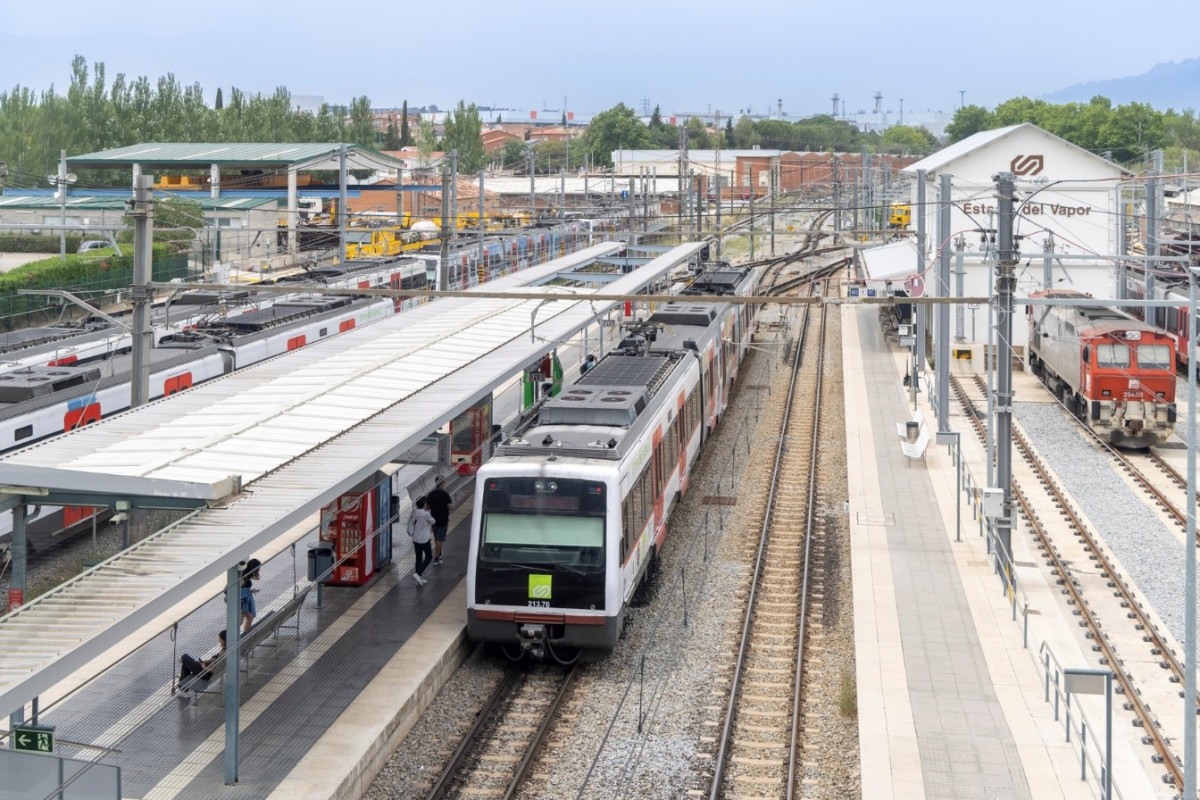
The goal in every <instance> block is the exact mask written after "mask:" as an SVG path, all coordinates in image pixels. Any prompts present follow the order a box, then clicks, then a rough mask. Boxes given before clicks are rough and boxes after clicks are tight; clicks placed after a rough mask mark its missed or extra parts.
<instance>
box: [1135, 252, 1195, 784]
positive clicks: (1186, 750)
mask: <svg viewBox="0 0 1200 800" xmlns="http://www.w3.org/2000/svg"><path fill="white" fill-rule="evenodd" d="M1196 301H1197V297H1196V272H1195V269H1194V268H1191V267H1189V268H1188V309H1189V311H1188V342H1189V346H1188V391H1187V397H1188V424H1187V431H1188V434H1187V442H1188V450H1187V490H1188V494H1187V496H1188V497H1195V496H1196V489H1197V486H1196V447H1197V442H1196V335H1197V333H1200V325H1197V324H1196ZM1147 310H1148V309H1147ZM1186 505H1187V534H1186V535H1185V537H1184V541H1185V542H1190V543H1191V544H1190V545H1189V546H1188V547H1187V548H1186V549H1187V554H1188V555H1187V561H1186V562H1185V565H1184V584H1185V586H1186V587H1187V588H1186V589H1185V590H1184V634H1183V663H1184V664H1187V665H1189V667H1190V666H1191V665H1192V664H1195V663H1196V504H1195V503H1187V504H1186ZM1183 797H1187V798H1195V797H1196V670H1195V669H1194V668H1191V669H1188V670H1187V677H1186V679H1185V680H1184V690H1183Z"/></svg>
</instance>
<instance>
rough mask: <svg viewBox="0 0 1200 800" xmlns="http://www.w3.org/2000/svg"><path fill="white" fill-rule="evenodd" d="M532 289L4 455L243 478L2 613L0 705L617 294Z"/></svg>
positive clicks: (453, 306)
mask: <svg viewBox="0 0 1200 800" xmlns="http://www.w3.org/2000/svg"><path fill="white" fill-rule="evenodd" d="M621 247H623V245H621V244H619V243H613V242H608V243H604V244H602V245H596V246H594V247H590V248H587V249H585V250H582V251H580V252H578V253H575V254H573V255H571V256H566V257H564V258H560V259H556V260H554V261H551V262H547V263H546V264H543V265H541V266H539V267H534V268H531V269H528V270H525V271H523V272H521V273H518V274H516V275H513V276H509V277H508V278H504V279H501V280H498V281H493V282H492V283H489V284H488V285H487V286H486V287H483V288H484V289H486V290H488V291H495V290H502V289H506V288H507V289H517V288H521V290H522V291H530V289H529V288H527V287H529V286H530V285H532V284H535V283H537V282H538V281H540V280H543V279H545V278H547V277H548V276H550V275H552V274H554V273H557V272H562V271H570V270H574V269H577V268H578V267H579V266H582V265H583V264H585V263H588V262H590V261H593V260H596V259H599V258H602V257H604V256H607V255H611V254H613V253H615V252H617V251H618V250H619V249H620V248H621ZM701 247H702V244H699V243H693V244H686V245H680V246H679V247H676V248H673V249H672V250H670V251H668V252H667V253H664V254H663V255H661V256H659V257H658V258H656V259H654V260H653V261H651V262H649V263H648V264H645V265H643V266H642V267H640V268H638V269H637V270H635V271H634V272H632V273H630V274H628V275H626V276H624V277H622V278H620V279H619V280H617V281H615V282H613V283H611V284H609V285H608V286H606V287H605V288H604V289H603V291H605V292H613V293H635V292H637V291H639V290H641V289H643V288H645V287H646V286H649V285H651V284H653V283H654V282H656V281H658V280H660V279H661V278H663V277H664V276H665V275H666V274H667V273H668V272H669V271H670V270H671V269H672V268H673V267H675V266H677V265H678V264H680V263H683V262H685V261H687V260H688V259H689V258H690V257H692V256H694V255H695V254H696V253H697V252H698V251H699V250H700V248H701ZM535 291H544V292H545V293H546V294H547V295H554V294H562V295H564V299H563V300H561V301H551V302H548V303H547V302H545V301H539V300H520V299H512V300H507V299H494V298H492V299H488V298H480V299H467V298H444V299H440V300H437V301H435V302H432V303H429V304H426V305H424V306H421V307H418V308H415V309H412V310H410V311H406V312H404V313H403V314H397V315H395V316H393V317H389V318H387V319H384V320H383V321H381V322H377V323H375V324H372V325H369V326H364V327H363V328H358V329H355V330H352V331H348V332H346V333H345V334H342V335H340V336H337V337H334V338H332V339H328V340H326V341H323V342H319V343H316V344H313V345H311V346H309V347H306V348H303V349H300V350H297V351H295V352H293V353H289V354H287V355H286V356H281V357H279V358H276V359H272V360H270V361H267V362H264V363H262V364H259V365H257V366H255V367H251V368H249V369H246V370H243V371H239V372H235V373H233V374H231V375H227V376H225V377H224V378H220V379H218V380H215V381H211V382H209V383H205V384H203V385H201V386H198V387H196V388H195V389H192V390H189V391H187V392H184V393H181V394H179V395H176V396H173V397H171V398H165V399H163V400H159V401H156V402H153V403H150V404H148V405H146V406H142V407H140V408H138V409H135V410H133V411H130V412H127V413H124V414H119V415H116V416H114V417H112V418H110V419H106V420H103V421H101V422H99V423H96V424H94V425H89V426H88V427H87V428H85V429H82V430H79V431H76V432H73V433H69V434H63V435H61V436H58V437H55V438H54V439H51V440H49V441H47V442H45V443H43V444H40V445H34V446H31V447H29V448H26V449H24V450H21V451H18V452H16V453H13V454H10V455H7V456H4V457H0V464H12V465H25V466H29V467H50V468H58V469H69V470H82V471H88V472H95V473H101V474H117V475H123V476H138V477H144V478H159V479H175V480H184V481H196V482H199V483H204V484H209V483H213V482H214V481H217V480H221V479H224V478H226V477H227V476H228V475H229V473H231V472H236V473H240V474H241V476H242V481H243V486H244V487H245V488H247V489H248V491H245V492H243V493H242V494H241V495H238V496H237V497H235V498H234V499H233V500H232V501H231V502H229V503H227V504H225V505H222V506H219V507H213V508H206V509H202V510H200V511H197V512H196V513H194V514H192V515H190V516H188V517H187V518H185V519H184V520H182V521H181V522H179V523H178V524H176V525H174V526H173V527H170V528H168V529H165V530H163V531H160V532H159V533H157V534H155V535H153V536H151V537H150V538H149V539H146V540H145V541H143V542H140V543H139V544H137V545H135V546H134V547H132V548H130V549H129V550H127V551H125V552H124V553H121V554H120V555H118V556H116V557H114V558H112V559H110V560H108V561H106V562H105V563H103V564H101V565H99V566H97V567H95V568H93V569H91V570H89V571H88V572H86V573H84V574H83V575H81V576H79V577H78V578H75V579H74V580H72V581H70V582H68V583H66V584H64V585H63V586H61V587H59V588H57V589H55V590H54V591H52V592H49V593H47V594H45V595H43V596H41V597H39V598H37V599H35V600H33V601H32V602H30V603H28V604H27V605H25V606H23V607H21V608H20V609H19V610H18V611H16V612H14V613H12V614H9V615H8V616H5V617H0V715H7V714H9V713H11V712H12V711H14V710H16V709H17V708H19V707H20V706H21V705H22V704H23V703H25V702H27V701H28V700H29V699H30V698H32V697H34V696H36V695H38V694H40V693H42V692H44V691H46V690H47V689H48V688H50V687H52V686H54V684H55V683H56V682H57V681H59V680H61V679H62V678H64V677H66V676H68V675H70V674H71V673H72V672H73V671H75V670H76V669H78V668H80V667H82V666H83V665H85V664H86V663H87V662H88V661H89V660H91V659H92V658H95V657H96V656H99V655H101V654H103V653H104V652H105V651H107V650H108V649H110V648H112V647H114V646H115V645H117V644H118V643H119V642H120V641H121V639H122V638H124V637H126V636H129V635H131V634H132V633H133V632H135V631H137V630H138V629H139V628H141V627H142V626H144V625H146V624H147V623H150V622H151V621H152V620H154V619H155V618H156V617H158V616H159V615H160V614H162V613H163V612H164V611H165V610H167V609H168V608H170V607H171V606H172V605H173V604H175V603H177V602H179V601H181V600H182V599H183V598H186V597H187V596H189V595H190V594H191V593H192V592H194V591H196V590H197V589H199V588H200V587H202V586H204V585H205V584H207V583H208V582H210V581H212V580H214V579H218V578H221V577H222V576H223V575H224V573H225V571H226V570H227V569H229V568H230V567H231V566H233V565H234V564H236V563H237V562H238V561H241V560H245V559H246V558H247V557H249V556H251V555H253V554H254V553H255V552H256V550H258V549H260V548H261V547H262V546H263V545H265V544H267V543H268V542H271V541H273V540H275V539H277V538H278V537H279V536H280V535H281V534H283V533H285V532H286V531H288V530H289V529H290V528H292V527H294V526H295V525H296V524H297V523H299V522H301V521H302V520H304V519H305V518H306V517H307V516H309V515H310V514H312V513H314V512H315V511H317V510H319V509H320V508H321V507H322V506H323V505H325V504H327V503H329V502H330V501H331V500H333V499H334V498H336V497H337V496H338V495H340V494H342V493H343V492H345V491H348V490H349V489H351V488H352V487H353V486H355V485H356V484H357V483H359V482H360V481H361V480H362V479H363V478H365V477H367V476H369V475H370V474H372V473H373V472H374V471H375V470H376V469H377V468H379V467H380V466H382V465H384V464H387V463H388V462H390V461H392V460H393V459H395V458H397V457H399V456H401V455H402V454H403V453H405V452H406V451H408V450H409V449H411V448H412V447H413V446H415V445H416V444H418V443H419V442H420V440H421V439H422V438H424V437H425V436H427V435H429V434H430V433H431V432H433V431H434V430H436V429H437V428H438V427H439V426H440V425H441V424H443V423H444V421H445V420H447V419H450V418H453V417H454V416H456V415H457V414H459V413H460V412H462V411H463V410H464V409H466V408H467V407H468V406H470V405H471V404H472V403H473V402H474V401H475V400H476V399H477V398H479V397H481V396H483V395H484V394H486V393H487V392H489V391H492V390H493V389H494V388H496V387H498V386H499V385H501V384H502V383H504V382H505V381H507V380H509V379H510V378H511V376H512V375H513V374H515V373H516V372H518V371H520V370H521V369H522V368H523V367H525V366H526V365H528V364H530V363H532V362H533V361H535V360H536V359H537V358H539V357H541V356H542V355H543V354H544V353H545V351H546V349H547V347H548V345H547V342H554V341H559V340H562V339H566V338H568V337H570V336H572V335H574V334H575V333H577V332H578V331H580V330H581V329H582V328H583V327H585V326H586V325H588V324H589V323H590V322H591V321H592V320H593V319H594V318H595V317H596V316H597V315H598V314H601V313H603V312H604V311H606V310H607V309H609V308H611V307H613V306H615V305H616V303H615V302H614V301H586V300H583V298H586V296H587V295H588V294H589V293H591V292H594V291H596V290H595V289H584V288H577V289H565V288H563V287H550V286H544V287H539V288H537V289H535ZM575 298H580V299H575ZM543 303H544V304H543ZM535 310H536V316H535ZM532 318H535V319H536V334H537V337H536V339H535V338H534V337H533V336H532V335H531V333H530V326H531V319H532Z"/></svg>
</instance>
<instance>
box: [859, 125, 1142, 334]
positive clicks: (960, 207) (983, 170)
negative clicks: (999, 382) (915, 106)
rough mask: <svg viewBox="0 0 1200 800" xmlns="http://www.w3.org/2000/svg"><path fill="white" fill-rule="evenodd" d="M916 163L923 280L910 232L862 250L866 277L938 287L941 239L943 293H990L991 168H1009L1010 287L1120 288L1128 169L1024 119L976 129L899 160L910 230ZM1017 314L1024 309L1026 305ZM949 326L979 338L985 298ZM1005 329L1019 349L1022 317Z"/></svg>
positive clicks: (1100, 292)
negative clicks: (946, 263)
mask: <svg viewBox="0 0 1200 800" xmlns="http://www.w3.org/2000/svg"><path fill="white" fill-rule="evenodd" d="M922 170H923V171H924V176H925V184H926V185H925V210H924V216H925V231H926V236H925V249H924V252H923V253H922V254H921V257H922V258H923V259H924V263H925V265H926V266H925V279H924V281H923V284H922V282H921V281H919V280H917V271H918V263H919V260H918V254H917V248H916V245H915V236H912V237H910V239H909V240H908V241H905V242H902V243H893V244H890V245H886V246H884V247H880V248H873V249H870V250H866V251H864V252H863V262H864V264H865V277H866V279H867V282H868V285H869V286H874V287H878V286H880V285H883V284H886V283H887V282H891V284H892V286H893V287H896V288H899V287H900V286H904V287H905V288H906V289H908V290H909V293H910V294H917V295H919V294H922V293H923V292H928V293H929V294H937V293H938V291H937V288H938V287H937V261H938V258H939V256H940V253H941V251H942V248H948V249H949V251H950V254H951V280H950V286H949V287H948V289H947V296H961V297H975V298H979V297H987V296H989V294H990V293H991V291H992V290H993V288H994V283H995V263H996V227H997V210H996V205H997V199H996V182H995V176H996V175H997V174H998V173H1001V172H1011V173H1012V174H1013V175H1014V176H1015V178H1016V181H1015V194H1014V197H1015V200H1014V223H1013V231H1014V241H1015V247H1016V248H1017V249H1018V250H1019V252H1020V261H1019V263H1018V265H1017V268H1016V277H1017V288H1016V292H1017V296H1018V297H1020V296H1028V295H1029V294H1030V293H1032V292H1036V291H1039V290H1041V289H1044V288H1058V289H1074V290H1078V291H1082V292H1086V293H1088V294H1091V295H1092V296H1094V297H1096V298H1108V299H1115V298H1117V297H1119V295H1118V293H1117V286H1118V281H1119V277H1118V273H1119V271H1120V270H1119V268H1118V260H1119V259H1118V254H1119V253H1120V252H1121V249H1122V247H1123V244H1122V242H1121V241H1120V238H1119V237H1120V229H1121V220H1122V207H1121V196H1122V195H1121V186H1122V182H1123V181H1125V180H1126V179H1127V178H1129V177H1130V176H1131V175H1132V173H1130V172H1129V171H1128V170H1126V169H1124V168H1123V167H1121V166H1119V165H1117V164H1114V163H1113V162H1111V161H1108V160H1107V159H1104V158H1101V157H1100V156H1098V155H1095V154H1094V153H1090V152H1088V151H1087V150H1084V149H1082V148H1080V147H1077V146H1076V145H1074V144H1071V143H1070V142H1068V141H1067V140H1065V139H1063V138H1061V137H1058V136H1055V135H1054V134H1052V133H1050V132H1049V131H1045V130H1043V129H1041V128H1039V127H1038V126H1036V125H1033V124H1032V123H1023V124H1020V125H1011V126H1008V127H1005V128H997V129H995V130H990V131H982V132H980V133H977V134H975V135H974V136H970V137H968V138H966V139H963V140H962V141H960V142H956V143H955V144H953V145H950V146H949V147H947V148H945V149H943V150H940V151H939V152H937V153H934V154H933V155H931V156H928V157H927V158H924V159H922V160H920V161H917V162H915V163H913V164H911V165H909V166H907V167H905V168H904V169H903V171H902V174H903V175H905V176H906V177H909V178H911V179H912V191H911V198H910V202H911V203H912V211H913V221H912V226H911V231H915V230H916V228H917V224H918V219H917V217H918V215H919V214H920V211H919V209H918V207H917V178H918V172H919V171H922ZM947 175H948V176H950V190H949V194H948V196H947V197H946V198H943V197H942V196H941V194H942V188H941V187H942V177H943V176H947ZM943 199H945V200H947V201H948V202H949V203H950V209H951V211H950V234H949V236H942V235H940V234H939V231H938V224H937V223H938V213H939V209H940V208H941V203H942V202H943ZM959 271H961V273H962V274H961V280H960V276H959V275H958V274H957V273H958V272H959ZM960 283H961V294H960V293H959V292H960V289H959V286H960ZM1015 313H1017V314H1018V315H1022V314H1023V313H1024V307H1020V308H1018V309H1016V312H1015ZM951 326H952V328H953V330H952V331H951V337H952V339H951V340H952V341H954V342H962V343H973V344H980V343H984V342H986V341H987V336H988V309H987V306H986V304H971V305H966V304H964V305H963V306H955V308H954V313H953V314H952V315H951ZM1013 334H1014V342H1013V344H1014V346H1015V347H1017V348H1022V347H1023V346H1024V344H1025V341H1026V339H1027V326H1026V325H1025V324H1024V322H1023V320H1021V319H1017V320H1016V321H1015V323H1014V325H1013Z"/></svg>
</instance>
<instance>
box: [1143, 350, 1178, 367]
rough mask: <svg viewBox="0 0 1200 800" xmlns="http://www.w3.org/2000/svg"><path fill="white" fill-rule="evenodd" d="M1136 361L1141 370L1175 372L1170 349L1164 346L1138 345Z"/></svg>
mask: <svg viewBox="0 0 1200 800" xmlns="http://www.w3.org/2000/svg"><path fill="white" fill-rule="evenodd" d="M1137 360H1138V366H1139V367H1141V368H1142V369H1162V370H1170V371H1174V370H1175V365H1174V363H1172V360H1171V348H1169V347H1167V346H1166V345H1165V344H1139V345H1138V349H1137Z"/></svg>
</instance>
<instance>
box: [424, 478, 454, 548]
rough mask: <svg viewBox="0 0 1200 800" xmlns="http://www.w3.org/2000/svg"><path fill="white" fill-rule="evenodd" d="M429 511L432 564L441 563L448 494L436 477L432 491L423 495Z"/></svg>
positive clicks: (448, 522)
mask: <svg viewBox="0 0 1200 800" xmlns="http://www.w3.org/2000/svg"><path fill="white" fill-rule="evenodd" d="M425 502H426V504H427V506H428V508H429V513H430V514H432V515H433V566H435V567H440V566H441V565H442V545H443V544H444V543H445V541H446V531H447V530H448V529H449V528H450V508H451V504H450V494H449V493H448V492H447V491H446V490H445V489H443V488H442V479H441V477H438V479H437V482H436V483H435V484H434V488H433V491H432V492H430V493H429V494H428V495H426V497H425Z"/></svg>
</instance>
